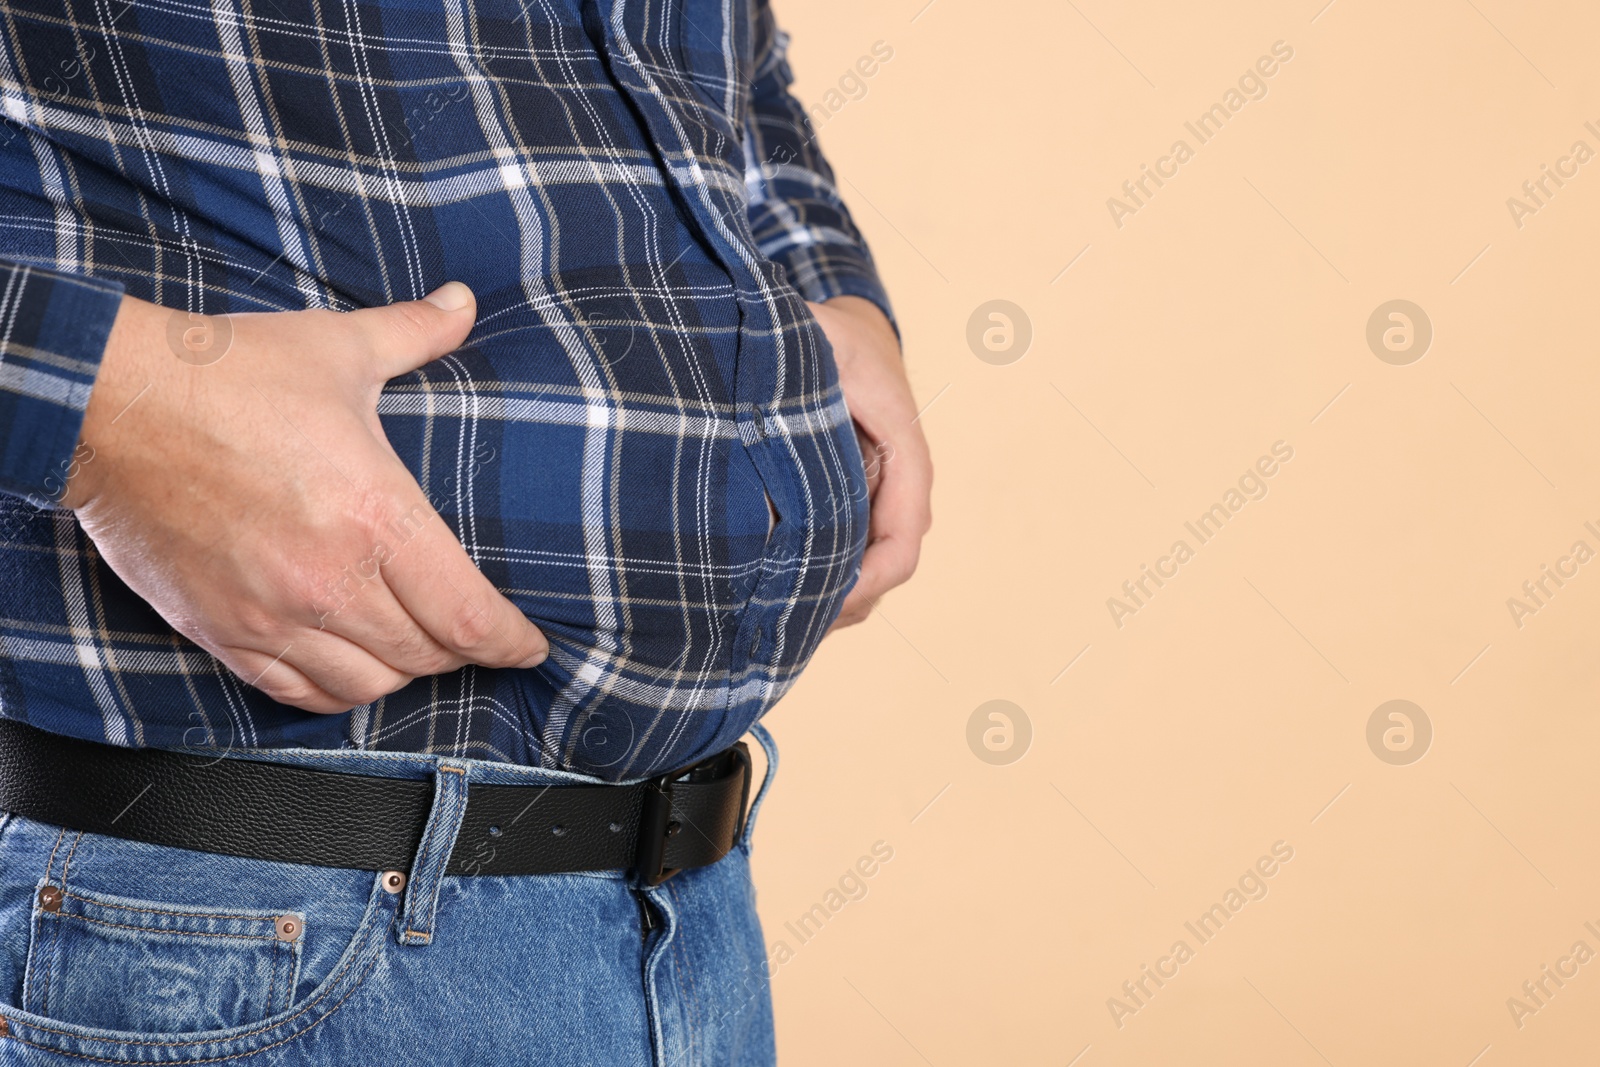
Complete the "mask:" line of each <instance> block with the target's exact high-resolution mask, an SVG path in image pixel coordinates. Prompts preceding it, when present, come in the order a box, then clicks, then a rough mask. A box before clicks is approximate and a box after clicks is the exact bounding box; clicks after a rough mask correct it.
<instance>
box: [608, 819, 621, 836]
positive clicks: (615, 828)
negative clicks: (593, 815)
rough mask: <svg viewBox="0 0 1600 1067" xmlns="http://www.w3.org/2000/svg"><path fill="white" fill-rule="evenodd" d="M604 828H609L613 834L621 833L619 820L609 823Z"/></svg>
mask: <svg viewBox="0 0 1600 1067" xmlns="http://www.w3.org/2000/svg"><path fill="white" fill-rule="evenodd" d="M606 829H607V830H610V831H611V832H612V833H614V834H620V833H622V824H621V823H620V822H614V823H611V824H609V825H608V826H607V827H606Z"/></svg>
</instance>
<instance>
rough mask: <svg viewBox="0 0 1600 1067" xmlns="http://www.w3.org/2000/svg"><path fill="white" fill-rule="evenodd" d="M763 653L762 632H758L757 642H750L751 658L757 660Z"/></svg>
mask: <svg viewBox="0 0 1600 1067" xmlns="http://www.w3.org/2000/svg"><path fill="white" fill-rule="evenodd" d="M760 652H761V631H760V630H757V631H756V636H755V640H753V641H751V642H750V658H751V659H755V658H756V656H757V655H759V654H760Z"/></svg>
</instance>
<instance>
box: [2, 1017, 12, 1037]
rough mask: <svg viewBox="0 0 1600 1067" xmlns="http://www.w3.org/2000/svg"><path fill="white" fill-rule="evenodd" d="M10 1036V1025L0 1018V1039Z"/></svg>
mask: <svg viewBox="0 0 1600 1067" xmlns="http://www.w3.org/2000/svg"><path fill="white" fill-rule="evenodd" d="M10 1036H11V1024H10V1023H8V1022H6V1021H5V1019H3V1018H0V1037H10Z"/></svg>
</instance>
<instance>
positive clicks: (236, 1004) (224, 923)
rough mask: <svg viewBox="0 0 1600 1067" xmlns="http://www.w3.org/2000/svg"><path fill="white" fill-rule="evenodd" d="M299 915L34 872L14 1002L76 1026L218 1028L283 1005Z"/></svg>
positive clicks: (290, 990)
mask: <svg viewBox="0 0 1600 1067" xmlns="http://www.w3.org/2000/svg"><path fill="white" fill-rule="evenodd" d="M304 926H305V917H304V916H303V915H300V914H298V913H296V912H292V911H279V912H271V911H257V910H239V909H225V908H205V907H196V906H193V905H183V906H174V905H169V904H163V903H160V902H156V901H148V900H133V899H128V898H124V897H118V896H111V895H109V894H105V893H99V892H95V891H90V890H86V889H84V888H83V887H82V886H80V885H77V884H76V883H73V884H69V885H67V886H62V885H59V884H56V883H55V882H52V881H50V880H45V881H41V882H40V883H39V886H38V891H37V893H36V894H35V896H34V908H33V931H32V943H31V945H30V946H29V949H28V962H27V967H26V970H25V973H24V977H23V993H22V996H23V1007H24V1009H25V1010H27V1011H30V1012H34V1013H36V1014H38V1015H42V1016H46V1017H48V1018H51V1019H55V1020H57V1021H59V1022H64V1023H73V1024H76V1025H79V1026H90V1027H103V1028H106V1029H112V1030H131V1031H142V1032H153V1033H183V1032H194V1031H199V1030H222V1029H227V1028H229V1027H234V1026H242V1025H245V1024H247V1023H254V1022H259V1021H261V1020H262V1019H265V1018H267V1017H268V1016H270V1015H272V1014H273V1013H275V1012H278V1011H281V1010H283V1009H284V1008H285V1007H287V1006H288V1005H289V1003H290V1002H291V1000H292V998H293V995H294V988H295V981H296V978H297V976H298V974H299V969H300V944H301V939H300V935H301V931H302V930H303V929H304Z"/></svg>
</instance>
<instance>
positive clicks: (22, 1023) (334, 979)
mask: <svg viewBox="0 0 1600 1067" xmlns="http://www.w3.org/2000/svg"><path fill="white" fill-rule="evenodd" d="M377 889H378V887H374V893H373V897H372V898H370V899H369V902H368V906H367V914H366V916H364V917H363V922H365V923H366V924H367V927H368V928H367V931H366V934H365V940H364V941H363V942H362V944H361V947H360V948H359V949H358V950H356V951H354V952H352V953H351V954H350V958H349V959H347V960H346V961H345V963H344V966H343V967H341V968H340V969H339V971H338V972H337V973H336V974H334V975H332V976H331V977H329V978H328V979H327V980H326V982H324V983H323V984H324V985H326V986H328V987H330V988H329V989H328V990H327V991H325V992H324V993H322V994H321V995H319V996H317V997H314V998H313V999H311V1000H310V1001H307V1002H306V1004H305V1005H304V1006H303V1007H301V1009H300V1010H299V1011H297V1012H295V1013H294V1014H293V1015H291V1016H289V1017H288V1018H287V1019H282V1020H279V1021H278V1022H276V1023H273V1024H271V1025H270V1026H262V1027H259V1028H257V1029H255V1030H250V1031H247V1032H245V1033H242V1034H235V1035H233V1036H232V1037H227V1038H222V1039H220V1040H219V1039H217V1038H207V1039H202V1040H196V1041H138V1040H123V1039H118V1038H104V1037H85V1036H83V1035H82V1034H75V1033H73V1032H72V1031H70V1030H58V1029H56V1028H54V1027H50V1026H41V1025H39V1024H38V1023H34V1022H29V1021H27V1020H22V1019H17V1020H15V1022H16V1025H17V1027H25V1028H27V1029H29V1030H37V1031H39V1032H40V1033H44V1034H59V1035H61V1036H62V1037H69V1038H72V1039H73V1040H75V1041H89V1042H100V1043H103V1044H114V1045H125V1046H130V1047H131V1046H139V1047H157V1048H180V1047H184V1046H189V1045H211V1044H231V1043H233V1042H237V1041H242V1040H244V1039H245V1038H249V1037H255V1036H256V1035H258V1034H263V1033H266V1032H268V1031H270V1030H274V1029H277V1028H278V1027H281V1026H284V1025H286V1024H288V1023H291V1022H293V1021H294V1020H295V1019H298V1018H300V1017H301V1016H302V1015H305V1014H306V1013H307V1012H309V1011H311V1009H312V1008H314V1007H316V1006H317V1004H319V1003H321V1002H322V1001H323V1000H325V999H326V998H327V997H328V995H329V994H330V993H331V992H332V988H331V987H334V986H335V985H336V984H337V983H338V981H339V980H340V979H342V978H343V977H344V976H345V974H346V973H347V972H348V971H349V970H350V969H351V967H353V966H354V965H355V964H356V962H357V961H358V960H360V959H361V958H362V957H363V956H364V955H366V954H367V952H368V950H369V949H370V948H371V947H372V943H373V941H374V940H377V941H379V942H381V941H382V937H383V931H384V929H385V925H386V924H384V923H381V922H378V921H377V918H378V916H377V915H376V914H375V912H376V910H377V906H378V897H377ZM378 959H379V955H378V954H377V953H374V954H373V955H372V959H371V960H370V961H369V962H368V963H367V967H366V970H365V971H363V972H362V973H361V975H360V976H359V977H358V978H357V979H356V980H355V982H354V983H353V984H352V985H351V986H350V988H349V990H348V991H346V992H345V994H344V996H342V997H340V998H339V999H338V1001H337V1002H336V1003H335V1004H334V1005H333V1006H332V1007H331V1008H329V1009H328V1010H327V1011H326V1012H325V1013H323V1015H322V1016H321V1017H319V1018H318V1019H316V1020H315V1021H314V1022H312V1023H311V1024H310V1025H308V1026H306V1027H305V1028H304V1029H302V1030H300V1031H298V1032H296V1033H293V1034H289V1035H287V1036H285V1037H283V1038H281V1039H280V1040H278V1041H274V1042H272V1043H271V1044H269V1045H263V1046H261V1047H260V1048H254V1049H245V1050H241V1051H238V1052H230V1053H228V1054H226V1055H222V1056H208V1057H205V1058H203V1059H192V1060H184V1061H181V1062H184V1063H216V1062H218V1061H220V1060H231V1059H238V1058H240V1057H242V1056H252V1055H255V1054H256V1053H258V1052H265V1051H267V1050H268V1049H272V1048H277V1047H278V1046H279V1045H282V1044H285V1043H287V1042H289V1041H293V1040H295V1039H296V1038H299V1037H300V1036H301V1035H303V1034H305V1033H306V1032H307V1031H309V1030H310V1029H311V1027H313V1026H316V1025H317V1024H318V1023H320V1022H322V1021H323V1020H324V1019H326V1018H328V1017H329V1016H331V1015H332V1014H333V1013H334V1012H335V1011H337V1010H338V1008H339V1007H340V1006H341V1005H342V1004H344V1002H345V1001H346V1000H349V999H350V998H351V997H352V996H354V995H355V992H356V990H357V989H360V988H361V985H362V983H363V982H365V981H366V980H367V978H368V977H369V976H370V975H371V974H372V972H373V971H374V970H375V969H376V968H377V964H378ZM11 1037H12V1039H13V1040H16V1041H20V1042H22V1043H23V1044H24V1045H28V1046H31V1047H33V1048H38V1049H44V1050H45V1051H47V1052H54V1053H56V1054H58V1055H61V1056H74V1057H77V1058H78V1059H84V1060H95V1061H97V1062H99V1063H133V1062H136V1061H133V1060H129V1059H113V1058H110V1057H106V1056H92V1055H90V1054H89V1053H86V1052H69V1051H67V1050H65V1049H58V1048H53V1047H51V1046H50V1045H45V1044H40V1043H39V1042H36V1041H29V1040H28V1039H27V1038H26V1037H23V1036H21V1035H20V1034H18V1033H17V1032H16V1028H13V1029H12V1032H11Z"/></svg>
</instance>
